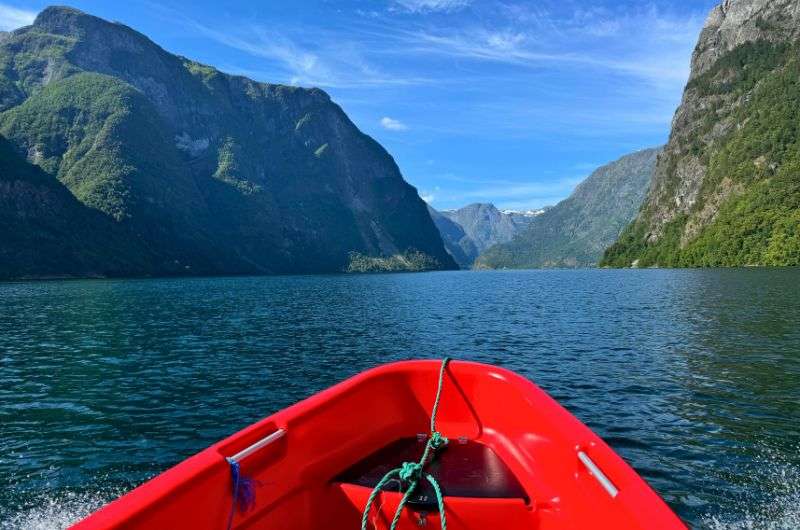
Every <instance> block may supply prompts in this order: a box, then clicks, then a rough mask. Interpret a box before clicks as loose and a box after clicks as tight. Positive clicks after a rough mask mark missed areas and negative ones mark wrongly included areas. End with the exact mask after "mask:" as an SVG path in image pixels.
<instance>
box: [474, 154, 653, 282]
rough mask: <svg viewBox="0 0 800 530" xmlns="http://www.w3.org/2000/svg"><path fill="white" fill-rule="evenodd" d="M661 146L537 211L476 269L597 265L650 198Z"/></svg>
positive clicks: (598, 175)
mask: <svg viewBox="0 0 800 530" xmlns="http://www.w3.org/2000/svg"><path fill="white" fill-rule="evenodd" d="M659 152H660V149H645V150H643V151H639V152H637V153H633V154H630V155H627V156H624V157H622V158H620V159H619V160H617V161H615V162H612V163H610V164H607V165H605V166H603V167H601V168H599V169H597V170H596V171H594V172H593V173H592V174H591V175H589V177H588V178H587V179H586V180H584V181H583V182H581V183H580V184H579V185H578V187H577V188H576V189H575V191H574V192H573V193H572V195H570V196H569V197H568V198H567V199H565V200H563V201H561V202H560V203H558V204H557V205H556V206H554V207H552V208H549V209H547V210H546V211H544V212H543V213H542V214H541V215H538V216H535V217H533V218H532V219H531V221H530V223H527V225H526V226H525V227H524V229H523V230H520V231H519V232H518V233H516V234H515V235H514V236H513V238H511V239H510V240H509V241H507V242H501V243H500V244H497V245H494V246H492V247H491V248H489V249H487V250H486V251H485V252H483V253H481V254H480V256H479V257H478V258H477V260H476V261H475V267H476V268H491V269H500V268H515V269H524V268H540V267H592V266H595V265H597V263H598V261H599V260H600V258H601V257H602V255H603V251H604V250H605V249H606V248H607V247H608V246H609V245H611V244H612V243H613V242H614V241H615V240H616V238H617V237H618V236H619V234H620V232H621V231H622V230H623V228H625V226H626V225H627V224H628V223H629V222H630V221H631V220H632V219H633V218H634V217H635V215H636V212H637V211H638V209H639V206H640V205H641V203H642V200H643V199H644V197H645V195H646V193H647V189H648V187H649V185H650V181H651V179H652V176H653V170H654V169H655V165H656V159H657V156H658V153H659Z"/></svg>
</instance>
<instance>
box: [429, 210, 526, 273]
mask: <svg viewBox="0 0 800 530" xmlns="http://www.w3.org/2000/svg"><path fill="white" fill-rule="evenodd" d="M428 209H429V211H430V213H431V217H432V218H433V221H434V223H435V224H436V227H437V228H438V229H439V233H440V234H441V236H442V239H443V240H444V244H445V247H446V248H447V250H448V252H449V253H450V254H451V255H452V256H453V258H454V259H455V260H456V263H458V265H459V266H460V267H461V268H463V269H469V268H471V267H472V264H473V262H474V261H475V258H477V257H478V255H479V254H480V253H481V252H483V251H484V250H486V249H487V248H489V247H491V246H492V245H496V244H497V243H504V242H506V241H509V240H511V238H512V237H514V235H515V234H517V233H518V232H519V231H520V230H522V229H523V228H525V227H526V226H528V224H529V223H530V222H531V220H532V219H533V218H534V217H535V216H536V215H537V213H536V212H524V213H523V212H514V211H506V212H501V211H500V210H498V209H497V208H495V206H494V205H493V204H486V203H475V204H470V205H468V206H464V207H463V208H459V209H457V210H444V211H437V210H434V209H433V208H431V207H428Z"/></svg>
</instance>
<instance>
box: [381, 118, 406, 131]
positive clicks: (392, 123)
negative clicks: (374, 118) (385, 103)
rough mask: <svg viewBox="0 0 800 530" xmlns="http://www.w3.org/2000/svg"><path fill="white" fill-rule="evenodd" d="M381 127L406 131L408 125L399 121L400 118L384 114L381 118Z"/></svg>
mask: <svg viewBox="0 0 800 530" xmlns="http://www.w3.org/2000/svg"><path fill="white" fill-rule="evenodd" d="M381 127H383V128H384V129H388V130H390V131H407V130H408V126H407V125H406V124H405V123H403V122H401V121H400V120H396V119H394V118H390V117H388V116H384V117H383V118H381Z"/></svg>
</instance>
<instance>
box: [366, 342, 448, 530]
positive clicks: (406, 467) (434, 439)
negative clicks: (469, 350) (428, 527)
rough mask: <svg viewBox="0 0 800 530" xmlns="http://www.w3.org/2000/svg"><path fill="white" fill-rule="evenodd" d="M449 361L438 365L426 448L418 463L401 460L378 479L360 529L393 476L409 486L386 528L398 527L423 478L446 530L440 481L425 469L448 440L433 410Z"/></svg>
mask: <svg viewBox="0 0 800 530" xmlns="http://www.w3.org/2000/svg"><path fill="white" fill-rule="evenodd" d="M448 362H450V358H449V357H445V358H444V359H442V366H441V368H439V386H438V388H437V389H436V400H435V401H434V402H433V409H432V410H431V435H430V437H429V438H428V442H427V443H426V444H425V451H423V453H422V457H421V458H420V459H419V462H403V463H402V464H401V465H400V467H398V468H395V469H392V470H391V471H389V472H388V473H386V474H385V475H384V476H383V478H382V479H380V480H379V481H378V483H377V484H376V485H375V488H374V489H373V490H372V493H370V495H369V498H368V499H367V505H366V506H365V507H364V514H363V515H362V516H361V530H367V526H368V524H369V513H370V511H371V510H372V504H373V503H374V502H375V499H376V498H377V497H378V495H379V494H380V492H381V488H383V486H385V485H386V483H387V482H389V481H390V480H392V479H394V478H395V477H398V478H399V479H400V480H402V481H403V482H405V483H408V489H406V491H405V493H404V494H403V497H402V498H401V499H400V504H399V505H398V506H397V511H396V512H395V513H394V518H393V519H392V524H391V526H390V527H389V530H395V529H396V528H397V524H398V523H399V522H400V516H401V515H402V514H403V508H405V506H406V503H407V502H408V499H409V498H410V497H411V495H413V493H414V490H416V489H417V486H418V485H419V483H420V482H421V481H422V478H423V477H424V478H425V480H427V481H428V482H429V483H430V485H431V486H432V487H433V491H434V493H435V494H436V503H437V504H438V505H439V516H440V518H441V519H440V520H441V526H442V530H447V517H446V516H445V513H444V498H443V497H442V489H441V488H440V487H439V483H438V482H437V481H436V479H435V478H433V475H431V474H430V473H425V472H424V470H425V466H426V465H427V464H429V461H428V460H429V459H431V460H432V459H433V457H435V456H436V451H438V450H439V449H441V448H442V447H444V446H446V445H447V443H448V440H447V438H445V437H444V436H442V434H441V433H440V432H439V431H437V430H436V413H437V412H438V411H439V401H441V398H442V386H443V385H444V373H445V368H447V363H448ZM401 491H402V486H401Z"/></svg>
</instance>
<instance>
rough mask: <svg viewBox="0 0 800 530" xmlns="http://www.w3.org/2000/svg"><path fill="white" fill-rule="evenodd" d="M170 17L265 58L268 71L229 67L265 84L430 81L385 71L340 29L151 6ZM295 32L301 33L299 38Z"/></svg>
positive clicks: (328, 85)
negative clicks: (208, 19)
mask: <svg viewBox="0 0 800 530" xmlns="http://www.w3.org/2000/svg"><path fill="white" fill-rule="evenodd" d="M152 7H153V9H154V10H156V11H158V12H160V13H161V15H162V16H163V17H165V18H169V19H170V20H178V21H180V22H181V23H182V24H183V25H184V26H186V27H187V28H189V29H191V30H193V31H195V32H196V33H199V34H200V35H202V36H204V37H206V38H209V39H211V40H213V41H215V42H217V43H219V44H222V45H224V46H227V47H229V48H231V49H234V50H238V51H241V52H244V53H246V54H248V55H250V56H252V57H255V58H258V59H265V60H267V61H268V62H269V63H271V64H269V66H271V67H272V68H271V69H267V68H259V69H254V68H252V67H244V68H243V67H236V66H229V68H228V70H229V71H232V72H233V73H240V74H244V75H252V76H255V77H258V78H260V79H264V80H268V81H270V82H282V83H288V84H292V85H300V86H318V87H322V88H341V89H348V88H361V87H378V86H410V85H423V84H428V83H431V82H432V80H431V79H430V78H425V77H421V76H402V75H398V74H396V73H388V72H386V71H384V70H382V69H381V68H380V67H378V66H376V65H375V64H374V63H373V62H371V61H369V60H368V59H367V58H366V55H365V46H364V43H363V42H359V41H357V40H347V39H346V38H343V35H342V33H339V32H332V31H330V30H327V29H323V28H317V29H316V30H315V31H313V32H311V33H313V38H308V35H309V31H308V28H305V27H304V28H302V29H301V30H298V31H292V30H290V29H287V28H284V29H283V30H281V31H278V30H275V29H274V28H272V27H267V26H264V25H262V24H257V23H248V22H241V23H238V22H237V23H236V24H232V25H224V24H220V25H214V26H211V25H207V24H204V23H202V22H200V21H198V20H195V19H193V18H191V17H188V16H186V15H185V14H183V13H181V12H179V11H175V10H172V9H170V8H165V7H163V6H160V5H152ZM300 36H304V37H305V38H302V37H300Z"/></svg>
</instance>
